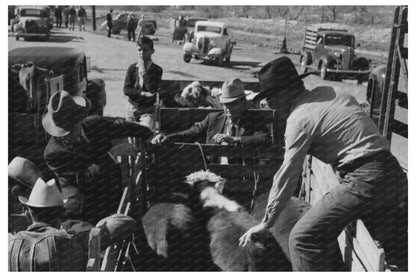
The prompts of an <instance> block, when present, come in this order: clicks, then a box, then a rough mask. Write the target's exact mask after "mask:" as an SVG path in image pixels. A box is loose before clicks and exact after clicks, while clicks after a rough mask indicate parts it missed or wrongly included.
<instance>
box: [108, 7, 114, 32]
mask: <svg viewBox="0 0 416 277" xmlns="http://www.w3.org/2000/svg"><path fill="white" fill-rule="evenodd" d="M112 13H113V9H111V10H110V12H109V13H108V14H107V28H108V35H107V36H108V37H111V29H112V28H113V16H112Z"/></svg>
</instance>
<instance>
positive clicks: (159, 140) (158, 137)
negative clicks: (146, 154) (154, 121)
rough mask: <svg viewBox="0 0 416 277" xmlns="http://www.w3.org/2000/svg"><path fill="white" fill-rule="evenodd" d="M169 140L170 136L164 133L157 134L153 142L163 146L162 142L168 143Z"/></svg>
mask: <svg viewBox="0 0 416 277" xmlns="http://www.w3.org/2000/svg"><path fill="white" fill-rule="evenodd" d="M167 142H169V138H168V137H167V136H165V135H164V134H158V135H156V136H155V137H154V138H153V139H152V141H151V143H152V144H154V145H157V146H161V145H162V144H164V143H167Z"/></svg>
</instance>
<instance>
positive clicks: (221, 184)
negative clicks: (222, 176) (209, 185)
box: [215, 181, 225, 194]
mask: <svg viewBox="0 0 416 277" xmlns="http://www.w3.org/2000/svg"><path fill="white" fill-rule="evenodd" d="M224 183H225V181H219V182H217V183H215V189H216V190H217V191H218V192H219V193H221V194H222V191H223V190H224Z"/></svg>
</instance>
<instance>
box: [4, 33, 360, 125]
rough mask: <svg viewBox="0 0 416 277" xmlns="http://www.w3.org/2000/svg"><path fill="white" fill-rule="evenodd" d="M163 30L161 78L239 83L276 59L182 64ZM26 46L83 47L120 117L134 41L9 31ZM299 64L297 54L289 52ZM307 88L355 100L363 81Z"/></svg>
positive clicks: (110, 111)
mask: <svg viewBox="0 0 416 277" xmlns="http://www.w3.org/2000/svg"><path fill="white" fill-rule="evenodd" d="M169 34H170V32H169V30H168V29H158V31H157V32H156V33H155V35H154V36H152V38H153V39H154V40H155V49H156V51H155V53H154V55H153V61H154V62H155V63H157V64H158V65H160V66H161V67H162V68H163V79H171V80H220V81H225V80H227V79H230V78H236V77H237V78H240V79H242V80H243V81H257V79H256V77H255V73H256V72H257V71H258V70H259V69H260V68H261V66H263V65H264V64H265V63H267V62H268V61H271V60H273V59H276V58H277V57H279V55H280V54H276V53H275V52H273V51H272V50H271V49H267V48H262V47H255V46H252V45H249V44H247V45H244V44H239V45H236V47H235V48H234V51H233V53H232V56H231V63H230V64H229V65H227V66H226V67H218V66H216V65H213V64H210V63H208V62H203V61H196V60H192V61H191V62H190V63H189V64H186V63H185V62H183V59H182V58H183V51H182V46H181V45H179V44H177V43H172V42H171V41H170V35H169ZM28 46H57V47H75V48H79V49H81V50H83V51H84V52H85V53H86V55H87V57H90V58H91V71H90V72H89V78H102V79H104V81H105V84H106V92H107V106H106V108H105V110H104V114H105V115H108V116H122V117H124V115H125V103H126V99H125V96H124V95H123V83H124V77H125V74H126V71H127V67H128V66H129V65H130V64H131V63H134V62H135V60H136V56H137V54H136V47H135V46H136V44H135V43H134V42H131V41H127V40H126V39H125V38H124V35H123V33H122V34H121V35H117V36H112V37H111V38H107V37H106V36H105V35H103V33H102V32H101V33H100V32H97V33H94V32H91V31H89V30H87V31H84V32H80V31H78V30H75V31H71V32H70V31H68V29H64V28H62V29H56V28H54V29H52V35H51V38H50V40H49V41H23V40H22V39H21V40H19V41H16V40H15V38H14V36H13V35H12V34H11V33H10V32H9V37H8V49H9V50H11V49H14V48H17V47H28ZM289 56H290V58H291V59H292V60H293V61H294V62H295V64H296V65H297V66H298V65H299V55H289ZM304 80H305V85H306V87H307V88H313V87H316V86H322V85H325V86H328V85H329V86H334V87H335V89H337V90H340V91H342V92H345V93H350V94H352V95H354V96H355V97H356V98H357V99H358V101H359V102H363V101H364V99H365V91H366V83H364V84H362V85H357V82H356V81H353V80H344V81H342V82H332V81H323V80H322V79H320V77H319V76H309V77H307V78H305V79H304Z"/></svg>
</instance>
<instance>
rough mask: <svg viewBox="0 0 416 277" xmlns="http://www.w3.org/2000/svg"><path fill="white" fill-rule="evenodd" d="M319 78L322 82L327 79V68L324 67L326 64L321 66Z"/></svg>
mask: <svg viewBox="0 0 416 277" xmlns="http://www.w3.org/2000/svg"><path fill="white" fill-rule="evenodd" d="M321 78H322V80H327V79H328V67H327V66H326V64H323V65H322V66H321Z"/></svg>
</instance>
